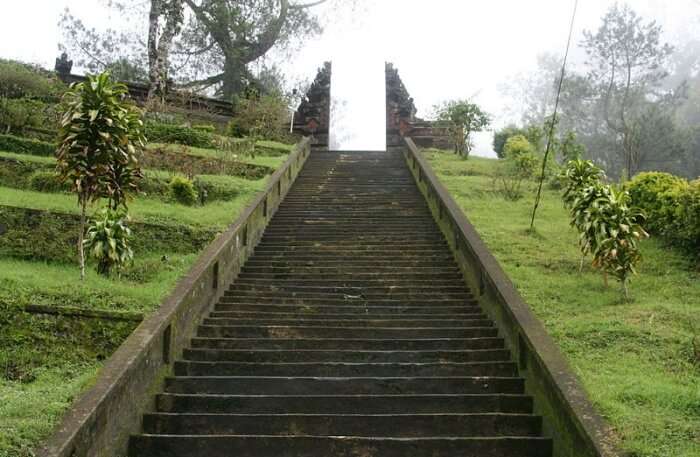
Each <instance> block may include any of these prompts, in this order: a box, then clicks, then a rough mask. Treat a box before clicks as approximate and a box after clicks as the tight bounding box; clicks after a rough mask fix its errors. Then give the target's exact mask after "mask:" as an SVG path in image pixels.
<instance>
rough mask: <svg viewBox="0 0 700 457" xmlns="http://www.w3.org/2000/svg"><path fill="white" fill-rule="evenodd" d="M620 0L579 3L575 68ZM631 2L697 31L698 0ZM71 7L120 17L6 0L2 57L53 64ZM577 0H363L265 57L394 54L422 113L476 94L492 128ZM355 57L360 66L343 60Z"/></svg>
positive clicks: (314, 62)
mask: <svg viewBox="0 0 700 457" xmlns="http://www.w3.org/2000/svg"><path fill="white" fill-rule="evenodd" d="M613 3H614V1H613V0H583V1H581V2H580V5H579V10H578V16H577V18H576V23H575V29H574V39H573V43H574V45H575V47H574V49H573V50H572V68H576V67H577V66H580V65H581V64H582V62H583V60H584V55H583V53H582V52H581V50H580V49H579V48H578V47H577V46H576V45H577V44H578V43H579V42H580V40H581V38H582V31H583V30H584V29H595V28H596V27H597V26H598V24H599V21H600V17H601V16H602V15H603V14H604V12H605V11H606V10H607V8H608V7H609V6H610V5H612V4H613ZM628 3H629V4H630V5H631V6H632V7H633V8H634V9H635V10H636V11H638V12H639V13H640V14H641V15H642V16H644V17H647V18H654V19H656V20H658V21H659V22H660V23H661V24H662V25H663V26H664V30H665V32H664V33H665V36H664V38H665V39H666V40H667V41H669V42H671V43H672V44H674V45H676V46H679V47H680V46H682V45H683V44H684V43H685V42H690V41H692V40H697V39H698V38H700V34H699V33H698V30H699V27H698V25H700V24H698V17H700V2H697V1H694V0H673V1H663V0H630V1H629V2H628ZM65 7H69V8H70V9H71V11H72V12H73V13H74V14H76V15H78V16H80V17H81V18H83V20H84V21H85V22H86V23H87V24H89V25H91V26H95V27H96V28H98V29H100V28H106V27H108V26H110V25H111V26H113V27H117V26H120V25H123V23H122V22H123V21H119V20H117V19H115V18H114V17H113V16H110V15H109V13H108V10H107V9H106V8H105V7H104V6H103V4H102V3H101V2H98V1H97V0H25V1H23V2H4V4H3V7H2V15H1V16H0V56H1V57H4V58H15V59H21V60H25V61H32V62H37V63H41V64H43V65H45V66H49V67H52V66H53V61H54V58H55V57H56V55H57V53H58V50H57V49H58V48H57V44H58V42H59V40H60V36H61V35H60V32H59V30H58V27H57V22H58V18H59V15H60V13H61V11H62V10H63V8H65ZM572 8H573V0H534V1H529V2H523V1H521V0H490V1H480V2H475V1H454V0H432V1H430V2H426V1H419V0H374V1H372V0H359V1H358V7H357V9H356V11H355V12H354V13H353V14H350V15H348V14H347V11H345V10H344V11H343V13H344V14H343V15H342V16H341V15H338V14H336V12H335V11H334V10H331V9H329V8H326V9H325V11H323V17H324V21H325V23H326V24H325V31H324V33H323V35H322V36H320V37H316V38H313V39H311V40H308V41H306V42H305V43H302V44H301V45H300V46H299V49H298V51H297V52H295V53H293V54H292V57H291V58H288V57H286V56H285V57H284V58H281V57H280V56H279V55H277V56H275V54H274V53H273V54H272V55H270V56H268V57H266V60H267V61H268V63H272V62H277V63H278V64H279V65H280V66H281V68H282V69H283V70H284V71H285V74H286V76H287V78H288V80H289V81H290V82H293V81H297V80H300V79H306V80H310V79H312V78H313V76H314V75H315V72H316V68H317V67H319V66H320V65H321V64H322V62H323V61H325V60H331V61H337V62H338V64H339V65H338V66H337V67H335V70H336V71H341V69H343V68H345V70H342V71H347V72H348V75H347V76H346V75H342V76H339V78H341V80H342V79H351V78H352V77H353V75H362V74H364V72H365V69H366V68H369V62H376V61H378V60H387V61H391V62H393V63H394V64H395V66H396V67H397V68H398V69H399V72H400V75H401V77H402V79H403V81H404V83H405V84H406V87H407V88H408V90H409V92H410V93H411V95H412V96H413V97H414V99H415V103H416V106H417V108H418V115H419V116H422V117H428V116H429V115H430V113H431V108H432V106H433V105H435V104H437V103H440V102H442V101H444V100H447V99H454V98H465V97H470V98H472V99H473V100H474V101H476V102H477V103H479V104H480V105H482V106H483V107H484V108H485V109H486V110H487V111H488V112H489V113H491V114H492V116H493V118H494V123H493V126H494V127H499V126H502V125H505V124H506V123H508V122H509V121H512V120H517V119H518V118H519V110H520V108H521V107H519V106H518V104H517V100H514V99H513V98H512V97H511V96H509V95H506V94H504V87H506V86H508V85H509V84H511V83H512V82H513V81H514V80H517V79H518V78H520V77H522V76H523V75H525V74H527V72H529V71H531V70H532V69H534V68H535V65H536V63H537V56H538V55H539V54H541V53H543V52H550V53H555V54H556V55H559V56H561V55H562V54H563V52H564V46H565V42H566V36H567V33H568V26H569V19H570V15H571V11H572ZM145 21H146V18H145V17H130V18H128V22H129V26H130V27H140V26H145ZM348 60H352V61H353V62H354V63H353V65H343V64H342V63H341V62H344V61H348ZM352 89H353V90H354V95H353V92H348V93H347V94H346V96H345V98H347V99H348V100H353V99H355V98H357V99H358V100H359V99H360V98H362V97H363V96H365V95H367V94H378V92H376V89H373V88H369V86H366V85H363V84H354V87H353V88H352ZM370 106H371V105H369V104H367V109H368V110H369V109H370V108H369V107H370ZM377 106H378V105H377ZM373 109H379V108H373ZM355 112H358V111H357V110H355ZM353 116H354V115H353ZM357 116H358V119H359V118H361V117H362V116H359V114H357ZM490 142H491V134H490V133H483V134H481V135H479V136H478V137H477V147H476V151H475V153H476V154H481V155H489V154H491V152H490Z"/></svg>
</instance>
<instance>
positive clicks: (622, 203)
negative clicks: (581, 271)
mask: <svg viewBox="0 0 700 457" xmlns="http://www.w3.org/2000/svg"><path fill="white" fill-rule="evenodd" d="M629 202H630V196H629V193H628V192H627V191H624V190H615V189H614V188H613V187H612V186H607V185H603V184H600V183H595V184H593V185H591V186H589V187H586V188H584V189H583V190H582V191H581V192H580V194H579V196H578V197H577V198H576V199H574V201H573V204H572V206H571V216H572V222H571V224H572V225H573V226H575V227H576V228H577V229H578V230H579V234H580V235H579V246H580V247H581V252H582V254H583V255H584V256H585V255H586V254H588V253H591V254H592V255H593V266H594V267H595V268H598V269H599V270H601V271H602V272H603V275H604V279H605V283H606V285H607V276H608V275H611V276H613V277H614V278H616V279H617V280H619V281H620V283H621V284H622V290H623V294H624V296H625V299H627V298H628V288H627V284H628V282H629V278H630V277H631V276H632V275H633V274H635V273H636V271H635V266H636V265H637V263H639V261H640V260H641V254H640V252H639V241H641V240H642V239H644V238H647V237H648V236H649V235H648V234H647V232H646V231H645V230H644V228H642V225H641V224H642V223H643V221H644V216H643V214H642V213H641V212H640V211H639V210H637V209H636V208H632V207H630V205H629Z"/></svg>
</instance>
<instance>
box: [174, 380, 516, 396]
mask: <svg viewBox="0 0 700 457" xmlns="http://www.w3.org/2000/svg"><path fill="white" fill-rule="evenodd" d="M524 389H525V381H524V379H523V378H518V377H496V376H478V377H474V376H452V377H437V376H432V377H402V378H391V377H358V376H355V377H351V378H344V377H332V378H330V377H325V378H324V377H309V376H299V377H276V376H174V377H168V378H166V379H165V392H167V393H170V394H198V395H275V394H277V395H395V394H404V395H420V394H423V395H427V394H430V395H436V394H441V395H447V394H522V393H523V392H524Z"/></svg>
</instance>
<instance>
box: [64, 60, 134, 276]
mask: <svg viewBox="0 0 700 457" xmlns="http://www.w3.org/2000/svg"><path fill="white" fill-rule="evenodd" d="M127 96H128V89H127V87H126V86H125V85H123V84H119V83H115V82H113V81H112V80H111V78H110V75H109V73H107V72H106V73H102V74H100V75H98V76H94V77H93V76H89V77H88V80H87V81H86V82H84V83H80V84H74V85H72V86H71V89H70V90H69V91H68V92H66V94H65V95H64V97H63V105H62V106H63V109H64V113H63V117H62V119H61V129H60V131H59V145H60V146H59V148H58V150H57V151H56V159H57V166H58V170H59V173H60V175H61V179H62V180H64V181H67V182H69V183H70V184H71V188H72V190H73V191H74V192H75V193H76V194H77V197H78V204H79V206H80V215H81V217H80V232H79V235H78V259H79V263H80V279H84V277H85V261H84V260H85V256H84V251H83V235H84V225H85V213H86V207H87V204H88V203H89V202H90V201H95V200H97V199H99V198H107V199H108V200H109V205H110V207H111V208H112V209H117V208H118V207H119V206H123V207H124V208H126V199H127V197H128V196H129V194H130V193H132V192H134V193H135V192H137V191H138V186H137V180H138V179H139V178H141V170H140V168H139V155H140V151H141V150H142V149H143V148H144V146H145V142H146V138H145V137H144V135H143V121H142V120H141V112H140V110H139V109H138V108H136V106H134V105H133V104H131V103H130V102H128V101H127Z"/></svg>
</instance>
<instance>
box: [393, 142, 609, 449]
mask: <svg viewBox="0 0 700 457" xmlns="http://www.w3.org/2000/svg"><path fill="white" fill-rule="evenodd" d="M404 141H405V147H404V154H405V157H406V160H407V162H408V167H409V168H410V170H411V173H412V174H413V176H414V178H415V180H416V183H417V185H418V187H419V189H420V191H421V193H422V194H423V195H424V197H425V199H426V200H427V202H428V205H429V206H430V210H431V212H432V214H433V217H434V219H435V221H436V222H437V224H438V225H439V226H440V229H441V230H442V232H443V233H444V235H445V237H446V239H447V241H448V243H449V245H450V248H451V249H452V251H453V253H454V256H455V259H456V260H457V263H458V264H459V266H460V269H461V270H462V273H463V275H464V278H465V282H466V283H467V286H468V287H469V288H470V289H471V290H472V292H473V294H474V295H475V296H476V297H478V299H479V303H480V304H481V306H482V307H483V309H484V311H485V312H486V313H487V314H488V316H489V317H490V318H491V319H493V320H494V321H495V322H496V324H497V326H498V328H499V331H500V334H501V336H503V337H504V338H505V341H506V345H507V346H508V347H509V348H510V349H511V351H512V353H513V355H514V357H515V358H516V360H517V362H518V365H519V369H520V375H521V376H522V377H523V378H524V379H525V389H526V392H527V393H528V394H529V395H532V397H533V398H534V405H535V414H539V415H541V416H542V417H543V419H544V420H543V432H544V434H545V435H547V436H551V437H552V438H553V442H554V454H553V455H554V457H573V456H576V457H579V456H580V457H613V456H617V455H619V454H618V452H617V450H616V446H615V440H614V436H613V434H612V432H611V430H610V428H609V427H608V425H607V424H606V423H605V422H604V420H603V419H602V418H601V417H600V415H599V414H598V413H597V412H596V410H595V409H594V408H593V405H592V404H591V403H590V401H589V400H588V397H587V396H586V393H585V392H584V390H583V388H582V386H581V385H580V383H579V381H578V379H577V378H576V377H575V376H574V374H573V373H572V371H571V369H570V368H569V366H568V364H567V362H566V360H565V359H564V357H563V355H562V354H561V352H560V351H559V349H558V347H557V345H556V343H555V342H554V341H553V340H552V338H551V337H550V336H549V334H548V333H547V331H546V330H545V329H544V327H543V326H542V323H541V322H540V321H539V320H538V319H537V318H536V317H535V316H534V315H533V314H532V312H531V311H530V308H529V307H528V305H527V304H526V303H525V302H524V301H523V299H522V297H521V296H520V294H519V293H518V291H517V290H516V289H515V287H514V286H513V284H512V283H511V281H510V279H508V276H507V275H506V274H505V272H504V271H503V270H502V269H501V267H500V265H499V264H498V261H497V260H496V259H495V258H494V256H493V255H492V254H491V252H490V251H489V249H488V248H487V247H486V245H485V244H484V242H483V241H482V240H481V238H480V237H479V234H478V233H477V231H476V230H475V229H474V227H473V226H472V224H471V223H470V222H469V221H468V220H467V218H466V216H465V215H464V213H463V212H462V210H461V209H460V208H459V206H458V205H457V203H456V202H455V201H454V199H453V198H452V196H451V195H450V194H449V192H448V191H447V190H446V189H445V188H444V187H443V185H442V184H441V183H440V181H439V180H438V178H437V177H436V176H435V174H434V173H433V171H432V169H431V168H430V165H429V164H428V163H427V161H426V160H425V159H424V158H423V156H422V155H421V153H420V152H419V150H418V148H417V147H416V145H415V143H414V142H413V141H412V140H411V139H410V138H405V139H404Z"/></svg>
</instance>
